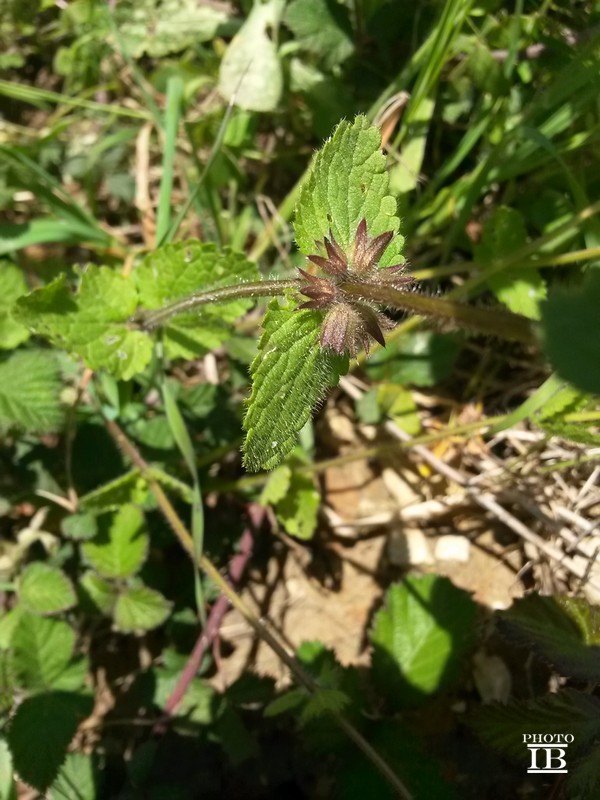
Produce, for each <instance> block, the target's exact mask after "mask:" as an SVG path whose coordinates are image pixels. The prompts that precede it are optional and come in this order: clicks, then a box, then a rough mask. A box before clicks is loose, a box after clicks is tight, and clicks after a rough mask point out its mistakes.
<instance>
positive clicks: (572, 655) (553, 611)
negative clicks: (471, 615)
mask: <svg viewBox="0 0 600 800" xmlns="http://www.w3.org/2000/svg"><path fill="white" fill-rule="evenodd" d="M498 618H499V620H500V629H501V630H502V631H503V632H505V633H507V634H509V635H512V636H513V637H515V638H517V640H518V641H520V642H521V643H522V644H523V645H524V646H526V647H527V649H528V650H530V651H533V652H535V653H537V655H539V656H540V657H541V658H543V659H544V660H545V661H548V662H550V664H552V665H553V666H554V667H555V668H556V669H557V670H558V671H559V672H560V673H561V674H563V675H566V676H567V677H572V678H578V679H580V680H595V676H597V675H598V674H599V673H600V609H598V608H596V607H594V606H591V605H590V604H589V603H588V602H587V601H586V600H584V599H582V598H576V597H567V596H564V595H555V596H554V597H541V596H540V595H537V594H532V595H529V596H528V597H523V598H521V599H519V600H516V601H515V602H514V603H513V605H512V606H511V607H510V608H509V609H508V610H507V611H502V612H499V613H498Z"/></svg>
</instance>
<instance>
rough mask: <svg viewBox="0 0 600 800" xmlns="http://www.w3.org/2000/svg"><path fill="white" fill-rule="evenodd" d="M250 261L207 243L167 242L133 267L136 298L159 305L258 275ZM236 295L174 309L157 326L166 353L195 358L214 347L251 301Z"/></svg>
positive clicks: (153, 306) (145, 304) (148, 305)
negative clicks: (163, 323) (187, 310)
mask: <svg viewBox="0 0 600 800" xmlns="http://www.w3.org/2000/svg"><path fill="white" fill-rule="evenodd" d="M259 277H260V275H259V273H258V270H257V268H256V264H253V263H252V262H251V261H248V259H247V258H246V257H245V256H244V255H242V254H241V253H236V252H234V251H233V250H228V249H225V250H218V249H217V248H216V247H215V245H213V244H210V243H209V244H203V243H202V242H196V241H187V242H178V243H177V244H167V245H165V246H164V247H161V248H160V249H159V250H156V251H155V252H153V253H149V254H148V255H147V256H146V257H145V258H144V260H143V261H142V263H141V264H140V265H139V267H138V268H137V269H136V271H135V280H136V284H137V287H138V292H139V297H140V304H141V305H142V306H143V307H144V308H147V309H157V308H162V307H164V306H166V305H168V304H169V303H173V302H174V301H176V300H180V299H181V298H183V297H188V296H189V295H191V294H193V293H194V292H197V291H200V290H201V291H206V290H209V289H217V288H219V287H221V286H228V285H230V284H235V283H243V282H246V281H254V280H258V279H259ZM253 302H254V301H253V300H247V299H237V300H230V301H228V302H224V303H210V304H207V305H204V306H202V308H200V309H199V310H197V311H193V312H190V313H187V314H179V315H178V316H176V317H174V318H173V319H171V320H170V321H169V323H168V325H167V326H166V327H165V329H164V331H163V337H164V343H165V350H166V353H167V355H168V356H169V357H171V358H177V357H181V358H195V357H196V356H198V355H199V354H201V353H204V352H206V350H210V349H211V348H214V347H218V346H219V345H220V344H221V343H222V342H224V341H225V340H226V339H228V338H229V337H230V335H231V323H232V322H235V320H236V319H238V317H240V316H241V315H242V314H243V313H244V312H245V311H247V310H248V309H249V308H250V307H251V306H252V304H253Z"/></svg>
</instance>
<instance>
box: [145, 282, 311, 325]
mask: <svg viewBox="0 0 600 800" xmlns="http://www.w3.org/2000/svg"><path fill="white" fill-rule="evenodd" d="M299 286H300V282H299V281H298V280H296V279H293V280H280V281H255V282H253V283H236V284H234V285H233V286H222V287H220V288H219V289H209V290H208V291H206V292H198V293H197V294H192V295H190V296H189V297H184V298H183V299H182V300H177V301H176V302H175V303H171V304H170V305H168V306H164V308H159V309H157V310H156V311H144V312H142V313H141V314H140V315H139V317H138V318H137V319H134V322H137V323H138V325H139V327H140V328H141V329H142V330H144V331H151V330H154V329H155V328H159V327H160V326H161V325H163V324H164V323H165V322H166V321H167V320H168V319H170V318H171V317H174V316H176V315H177V314H183V313H184V312H186V311H193V310H194V309H195V308H199V307H200V306H205V305H207V304H208V303H223V302H225V301H227V300H237V299H239V298H241V297H275V296H277V295H282V294H283V293H284V292H285V290H286V289H297V288H298V287H299Z"/></svg>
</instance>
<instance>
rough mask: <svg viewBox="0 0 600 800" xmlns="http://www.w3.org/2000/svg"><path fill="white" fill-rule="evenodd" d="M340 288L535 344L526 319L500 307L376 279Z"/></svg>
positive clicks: (404, 309) (531, 330)
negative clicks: (466, 301)
mask: <svg viewBox="0 0 600 800" xmlns="http://www.w3.org/2000/svg"><path fill="white" fill-rule="evenodd" d="M341 288H342V289H343V290H344V292H345V293H346V294H347V295H350V296H352V297H356V298H357V299H359V298H360V299H363V300H370V301H372V302H374V303H379V304H380V305H385V306H391V307H392V308H398V309H400V310H402V311H410V312H412V313H416V314H421V315H423V316H426V317H435V318H436V319H440V320H442V321H446V322H451V323H453V324H454V325H455V326H456V327H459V328H465V329H467V330H472V331H475V332H476V333H484V334H488V335H490V334H491V335H494V336H498V337H499V338H500V339H512V340H514V341H517V342H524V343H525V344H535V342H536V341H537V340H536V337H535V333H534V328H533V325H532V323H531V321H530V320H529V319H527V318H526V317H521V316H519V315H518V314H511V313H510V312H509V311H504V310H502V309H498V308H482V307H478V306H470V305H467V304H466V303H458V302H456V301H455V300H449V299H447V298H444V297H428V296H427V295H424V294H417V293H416V292H409V291H406V290H404V289H394V287H392V286H385V285H383V284H380V283H377V284H375V283H343V284H342V285H341Z"/></svg>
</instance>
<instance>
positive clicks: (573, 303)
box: [542, 269, 600, 394]
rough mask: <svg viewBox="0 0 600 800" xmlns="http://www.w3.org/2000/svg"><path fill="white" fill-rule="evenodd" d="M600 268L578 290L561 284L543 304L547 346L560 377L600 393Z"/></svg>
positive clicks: (590, 273)
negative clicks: (599, 319) (599, 314)
mask: <svg viewBox="0 0 600 800" xmlns="http://www.w3.org/2000/svg"><path fill="white" fill-rule="evenodd" d="M599 308H600V270H599V269H590V270H588V271H587V273H586V276H585V280H584V282H583V284H582V285H581V286H580V287H579V288H578V289H572V288H570V287H565V288H563V287H558V288H556V289H554V290H553V291H552V292H551V293H550V295H549V296H548V299H547V300H546V301H545V303H543V305H542V325H543V338H544V349H545V351H546V355H547V356H548V358H549V359H550V361H551V363H552V366H553V367H554V368H555V369H556V371H557V372H558V374H559V375H560V377H561V378H563V379H564V380H566V381H569V382H570V383H572V384H573V385H574V386H576V387H577V388H579V389H582V390H583V391H584V392H591V393H592V394H600V369H598V364H600V326H599V325H598V309H599Z"/></svg>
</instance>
